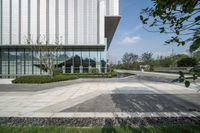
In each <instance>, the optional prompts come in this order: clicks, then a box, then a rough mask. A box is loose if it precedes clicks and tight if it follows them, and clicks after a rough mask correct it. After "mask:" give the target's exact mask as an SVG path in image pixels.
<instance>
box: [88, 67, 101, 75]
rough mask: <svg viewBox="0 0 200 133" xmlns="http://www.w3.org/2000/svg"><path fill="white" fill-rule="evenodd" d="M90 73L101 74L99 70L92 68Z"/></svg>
mask: <svg viewBox="0 0 200 133" xmlns="http://www.w3.org/2000/svg"><path fill="white" fill-rule="evenodd" d="M90 73H92V74H98V73H99V69H97V68H91V69H90Z"/></svg>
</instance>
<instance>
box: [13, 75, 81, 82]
mask: <svg viewBox="0 0 200 133" xmlns="http://www.w3.org/2000/svg"><path fill="white" fill-rule="evenodd" d="M77 78H78V77H77V76H76V75H56V76H54V77H50V76H44V75H43V76H38V75H34V76H22V77H17V78H16V79H15V80H13V81H12V83H15V84H19V83H26V84H43V83H51V82H58V81H66V80H73V79H77Z"/></svg>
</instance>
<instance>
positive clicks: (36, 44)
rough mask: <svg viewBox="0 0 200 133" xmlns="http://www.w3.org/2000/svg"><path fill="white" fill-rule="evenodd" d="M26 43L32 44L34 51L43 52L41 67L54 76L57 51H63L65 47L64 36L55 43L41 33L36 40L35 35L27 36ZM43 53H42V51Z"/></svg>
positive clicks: (40, 58)
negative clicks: (51, 42)
mask: <svg viewBox="0 0 200 133" xmlns="http://www.w3.org/2000/svg"><path fill="white" fill-rule="evenodd" d="M25 41H26V43H27V44H28V45H29V46H30V48H31V50H32V51H35V52H38V53H39V52H42V53H43V54H42V56H41V55H40V56H39V58H38V59H39V61H40V66H39V67H40V69H43V70H45V71H47V73H48V74H49V76H51V77H53V76H54V70H55V68H56V63H55V61H56V58H57V51H61V50H62V48H63V42H62V36H60V37H59V38H56V41H55V43H54V44H50V43H49V40H48V39H47V37H46V36H45V35H40V36H39V37H37V39H36V40H35V41H34V39H33V37H31V36H28V37H25ZM40 54H41V53H40Z"/></svg>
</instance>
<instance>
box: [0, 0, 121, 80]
mask: <svg viewBox="0 0 200 133" xmlns="http://www.w3.org/2000/svg"><path fill="white" fill-rule="evenodd" d="M119 20H120V16H119V0H0V77H1V78H12V77H16V76H22V75H40V74H47V71H46V70H45V69H44V68H43V67H42V66H43V62H42V60H41V59H42V57H44V56H45V55H46V53H47V52H48V51H54V52H55V54H54V57H55V59H54V65H55V67H57V68H58V69H62V70H63V71H64V72H66V73H70V72H88V71H89V69H90V68H98V69H99V71H100V72H106V67H107V65H106V64H107V59H106V52H107V50H108V48H109V46H110V43H111V41H112V38H113V36H114V33H115V30H116V28H117V25H118V23H119ZM38 44H40V45H38ZM43 44H44V45H45V47H48V48H45V50H44V49H40V48H39V47H40V46H41V45H43ZM36 47H37V48H36ZM57 47H59V48H57ZM55 48H56V51H55Z"/></svg>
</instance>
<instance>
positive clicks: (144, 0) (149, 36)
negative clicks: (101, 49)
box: [108, 0, 188, 61]
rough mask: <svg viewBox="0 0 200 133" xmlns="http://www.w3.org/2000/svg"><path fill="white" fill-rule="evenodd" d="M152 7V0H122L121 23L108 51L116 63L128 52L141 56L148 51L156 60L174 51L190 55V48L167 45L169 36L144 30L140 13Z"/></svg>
mask: <svg viewBox="0 0 200 133" xmlns="http://www.w3.org/2000/svg"><path fill="white" fill-rule="evenodd" d="M151 6H152V2H151V0H120V16H121V21H120V23H119V25H118V28H117V30H116V33H115V36H114V38H113V41H112V43H111V46H110V48H109V51H108V55H109V56H110V57H112V58H113V59H114V60H115V61H118V60H121V58H122V56H123V54H124V53H126V52H132V53H134V54H138V55H141V54H142V53H144V52H147V51H148V52H152V53H153V54H154V57H155V58H156V57H157V56H168V55H170V54H172V51H173V52H174V53H176V54H178V53H181V54H182V53H188V52H187V51H188V50H187V49H188V46H179V47H178V46H177V45H175V44H174V45H172V44H170V45H165V43H164V42H165V41H166V40H167V39H169V37H170V35H169V34H160V33H152V32H148V31H146V30H145V29H143V25H142V23H141V21H140V18H139V16H140V12H141V10H142V9H144V8H146V7H151Z"/></svg>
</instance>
